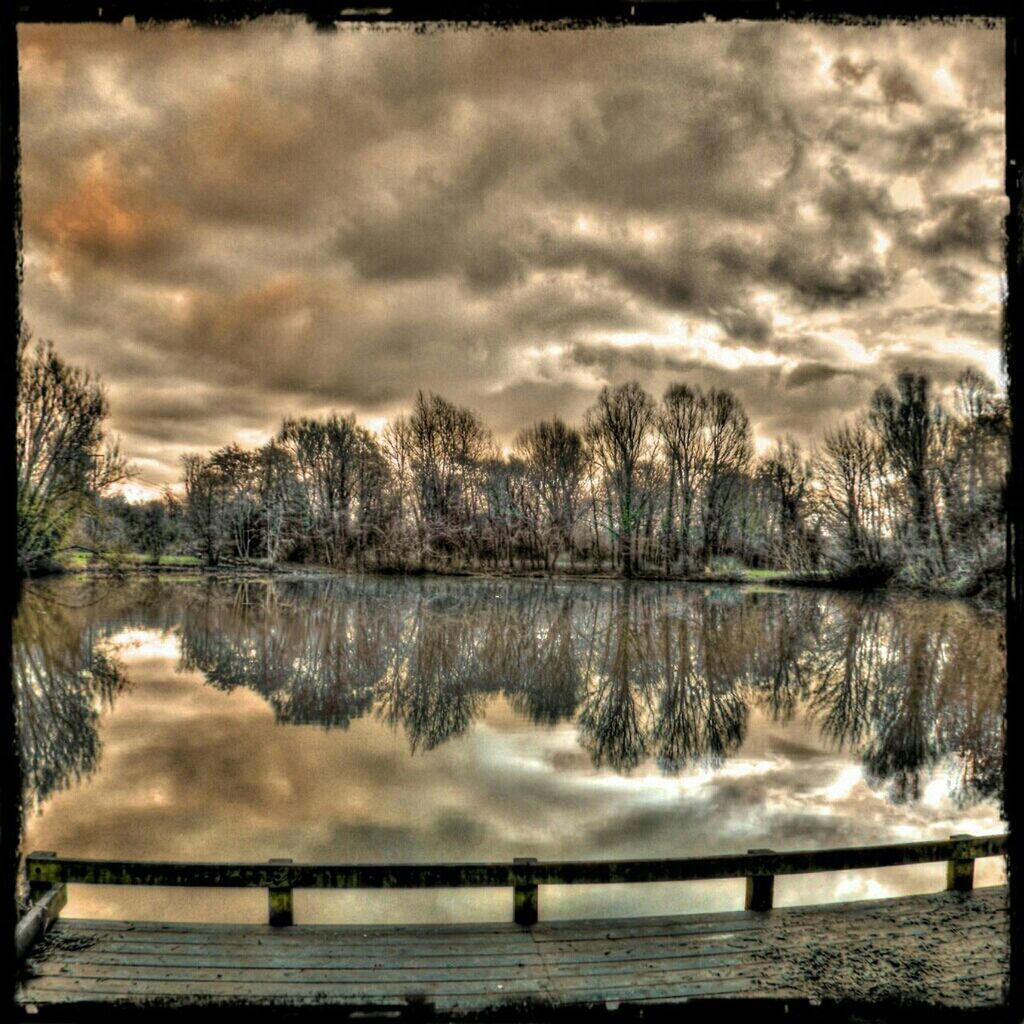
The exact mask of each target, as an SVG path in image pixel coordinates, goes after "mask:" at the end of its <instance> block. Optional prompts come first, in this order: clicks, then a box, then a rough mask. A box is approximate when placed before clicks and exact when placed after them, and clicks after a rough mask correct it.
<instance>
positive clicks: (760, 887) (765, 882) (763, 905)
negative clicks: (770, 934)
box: [743, 850, 775, 912]
mask: <svg viewBox="0 0 1024 1024" xmlns="http://www.w3.org/2000/svg"><path fill="white" fill-rule="evenodd" d="M774 852H775V851H774V850H748V851H747V853H749V854H764V853H774ZM774 896H775V876H774V875H770V874H767V875H766V874H750V875H747V893H746V898H745V900H744V903H743V909H744V910H756V911H758V912H763V911H766V910H771V909H772V902H773V900H774Z"/></svg>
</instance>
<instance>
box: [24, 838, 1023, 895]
mask: <svg viewBox="0 0 1024 1024" xmlns="http://www.w3.org/2000/svg"><path fill="white" fill-rule="evenodd" d="M1007 839H1008V837H1007V836H1005V835H996V836H980V837H972V838H964V839H947V840H935V841H924V842H915V843H893V844H887V845H883V846H855V847H840V848H834V849H826V850H797V851H791V852H776V853H767V852H766V853H748V854H726V855H718V856H712V857H685V858H671V859H663V858H662V859H643V860H623V861H538V862H526V861H524V862H513V863H462V864H250V863H238V862H225V863H210V862H207V863H178V862H169V861H129V860H95V859H83V858H68V857H55V856H51V855H46V856H43V855H39V854H29V855H28V856H27V857H26V858H25V867H26V873H27V874H28V878H29V882H30V884H39V883H50V884H57V883H60V882H65V883H66V882H80V883H88V884H91V885H164V886H194V887H217V888H220V887H228V888H237V887H249V888H260V889H270V888H291V889H419V888H463V887H471V888H491V887H515V886H519V887H521V888H522V887H529V886H536V885H553V884H558V885H579V884H586V885H599V884H609V883H623V882H669V881H674V882H680V881H697V880H710V879H721V878H746V877H748V876H751V875H791V874H808V873H815V872H822V871H843V870H850V869H854V868H857V869H864V868H876V867H895V866H899V865H906V864H926V863H934V862H939V861H948V860H954V859H955V860H959V861H963V860H968V859H970V860H977V859H979V858H982V857H991V856H1001V855H1003V854H1005V852H1006V849H1007Z"/></svg>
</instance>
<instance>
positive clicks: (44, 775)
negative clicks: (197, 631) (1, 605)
mask: <svg viewBox="0 0 1024 1024" xmlns="http://www.w3.org/2000/svg"><path fill="white" fill-rule="evenodd" d="M109 633H110V630H109V628H106V627H102V626H99V625H97V624H96V623H95V622H94V621H91V616H90V615H88V614H87V613H86V614H83V609H81V608H79V607H76V606H75V605H74V603H69V602H67V601H62V600H60V599H58V598H57V597H56V595H55V594H54V592H53V591H52V590H50V589H48V588H45V587H40V588H31V587H26V588H25V593H24V595H23V597H22V600H21V603H20V605H19V608H18V615H17V617H16V618H15V620H14V628H13V650H12V669H13V672H12V678H13V681H14V695H15V708H16V714H17V723H18V738H19V745H20V754H21V760H22V782H23V787H24V794H23V796H24V799H25V803H26V806H33V805H34V806H35V807H36V808H38V807H39V806H40V805H41V804H42V803H43V802H44V801H45V800H46V799H47V798H48V797H49V796H50V795H51V794H53V793H55V792H58V791H59V790H62V789H66V788H68V787H69V786H70V785H71V784H72V783H74V782H78V781H80V780H81V779H84V778H87V777H88V776H89V775H91V774H92V773H93V772H94V771H95V770H96V766H97V765H98V764H99V759H100V740H99V735H98V731H97V726H98V724H99V719H100V716H101V714H102V713H103V711H104V710H105V709H106V708H108V707H110V706H111V705H112V704H113V702H114V698H115V697H116V696H117V695H118V694H119V693H120V692H121V691H122V690H123V689H124V687H125V685H126V680H125V676H124V673H123V671H122V670H121V666H120V665H119V663H118V661H117V659H116V657H114V655H113V654H112V653H111V652H110V651H108V650H105V649H104V644H103V640H104V639H105V638H106V637H107V636H108V635H109Z"/></svg>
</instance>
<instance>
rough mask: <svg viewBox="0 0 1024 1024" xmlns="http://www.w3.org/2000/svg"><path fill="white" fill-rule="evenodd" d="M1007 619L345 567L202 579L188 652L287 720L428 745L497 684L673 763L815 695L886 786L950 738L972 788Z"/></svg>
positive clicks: (987, 747) (635, 754)
mask: <svg viewBox="0 0 1024 1024" xmlns="http://www.w3.org/2000/svg"><path fill="white" fill-rule="evenodd" d="M999 630H1000V623H999V620H998V619H997V618H996V617H995V616H987V615H984V614H981V613H978V612H974V611H972V610H971V609H969V608H967V607H965V606H963V605H959V604H956V603H950V602H946V603H937V602H917V601H897V602H894V601H889V602H880V601H873V600H864V599H854V598H849V597H845V596H842V595H838V594H832V595H827V596H826V595H822V594H820V593H817V592H812V591H794V592H790V593H785V594H782V593H774V594H768V593H764V594H752V593H747V594H740V593H738V592H735V591H732V592H728V593H725V594H722V593H715V592H705V591H702V590H698V589H693V590H680V589H675V590H671V589H669V588H665V587H660V586H659V587H650V586H643V585H634V586H626V585H622V586H619V585H616V586H580V585H576V586H573V587H567V586H558V585H551V584H524V583H522V582H486V583H472V584H466V583H453V582H449V581H427V582H424V581H417V582H413V583H408V582H405V583H396V582H395V581H390V580H336V581H332V582H329V583H326V584H322V583H318V584H309V583H296V584H288V585H267V584H258V583H248V584H244V585H242V586H240V587H237V588H233V589H225V588H223V587H208V588H206V590H205V591H204V593H203V598H202V600H196V601H192V602H190V603H189V604H188V606H187V607H186V609H185V610H184V614H183V618H182V623H181V650H182V663H183V665H184V666H185V667H187V668H194V669H199V670H200V671H202V672H203V674H204V675H205V676H206V678H207V679H208V680H209V681H210V682H211V683H213V684H214V685H216V686H219V687H222V688H225V689H231V688H233V687H236V686H248V687H250V688H251V689H253V690H255V691H256V692H257V693H259V694H260V695H261V696H263V697H264V698H265V699H266V700H267V701H268V702H269V703H270V704H271V706H272V707H273V708H274V710H275V713H276V714H277V716H278V718H279V720H280V721H283V722H302V723H318V724H321V725H324V726H326V727H342V728H344V727H345V726H347V725H348V723H349V722H351V721H352V720H353V719H355V718H358V717H360V716H362V715H366V714H369V713H372V714H374V715H376V716H378V717H379V718H380V719H381V720H383V721H385V722H387V723H389V724H391V725H394V726H397V727H401V728H402V729H403V730H404V731H405V734H406V736H407V737H408V742H409V747H410V749H411V750H412V751H413V752H415V751H417V750H429V749H432V748H434V747H437V746H438V745H440V744H442V743H444V742H445V741H446V740H448V739H450V738H452V737H454V736H458V735H460V734H462V733H464V732H465V731H466V730H467V729H468V728H469V726H470V724H471V723H472V722H473V721H474V720H475V719H477V718H479V717H480V716H481V715H482V714H483V713H484V710H485V708H486V706H487V702H488V698H489V697H491V696H493V695H496V694H501V695H503V696H504V697H506V698H507V699H508V700H509V701H510V703H511V705H512V707H513V708H515V709H516V710H517V711H518V712H519V713H521V714H522V715H524V716H525V717H527V718H528V719H530V720H531V721H532V722H533V723H535V724H538V725H546V724H554V723H557V722H560V721H567V720H570V719H573V718H574V719H575V721H576V724H577V728H578V734H579V742H580V744H581V746H582V747H583V748H584V749H585V750H586V751H587V752H588V754H589V756H590V759H591V761H592V763H593V765H594V766H595V767H607V768H610V769H612V770H614V771H617V772H629V771H630V770H631V769H632V768H635V767H636V766H637V765H638V764H640V763H641V762H642V761H644V760H645V759H647V758H649V757H651V758H654V759H655V760H656V761H657V763H658V765H659V766H660V768H661V770H662V771H663V772H665V773H669V774H674V773H678V772H680V771H681V770H683V769H685V768H689V767H693V766H695V765H701V766H704V767H715V766H717V765H720V764H721V763H722V761H723V759H725V758H727V757H728V756H729V754H730V752H733V751H735V750H736V749H738V748H739V746H740V745H741V744H742V742H743V740H744V738H745V735H746V723H747V717H748V713H749V710H750V709H751V708H752V707H757V708H759V709H761V710H762V711H765V712H766V713H768V715H769V716H770V717H771V718H772V719H773V720H782V721H785V720H787V719H788V718H790V717H791V716H792V715H793V714H794V713H795V711H796V710H797V709H798V708H802V707H807V708H808V709H810V711H811V713H812V714H813V716H814V718H815V720H816V721H817V722H818V723H819V725H820V728H821V730H822V731H823V733H824V734H825V735H826V736H828V737H829V738H830V739H831V740H832V741H833V742H834V744H835V745H836V746H837V747H838V748H840V749H852V750H856V751H858V752H859V754H860V756H861V758H862V761H863V765H864V768H865V771H866V774H867V775H868V777H869V779H870V780H872V781H873V782H874V783H876V784H887V785H888V786H889V789H890V795H891V797H892V799H893V800H897V801H905V800H916V799H918V798H919V797H920V779H921V776H922V772H923V771H924V770H926V769H930V768H931V767H932V766H933V765H935V764H936V763H938V762H939V761H940V760H942V759H944V758H947V757H952V758H953V759H955V762H956V765H957V768H958V771H957V773H956V775H955V776H954V778H955V784H956V786H957V787H958V790H959V792H960V795H961V796H962V798H963V799H974V798H977V797H979V796H985V797H988V796H994V795H996V794H997V793H998V789H999V766H1000V758H1001V739H1002V693H1003V686H1002V680H1003V667H1002V657H1001V649H1000V636H999Z"/></svg>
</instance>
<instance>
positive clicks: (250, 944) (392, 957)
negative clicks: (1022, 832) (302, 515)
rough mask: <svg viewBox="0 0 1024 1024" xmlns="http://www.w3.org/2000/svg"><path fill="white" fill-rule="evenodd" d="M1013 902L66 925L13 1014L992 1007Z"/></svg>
mask: <svg viewBox="0 0 1024 1024" xmlns="http://www.w3.org/2000/svg"><path fill="white" fill-rule="evenodd" d="M1008 952H1009V943H1008V920H1007V889H1006V887H1005V886H998V887H989V888H983V889H975V890H973V891H969V892H956V891H947V892H941V893H934V894H929V895H925V896H912V897H905V898H899V899H888V900H877V901H863V902H856V903H845V904H832V905H819V906H814V907H799V908H789V909H775V910H771V911H767V912H766V911H755V910H743V911H736V912H732V913H719V914H705V915H687V916H665V917H655V918H651V917H648V918H633V919H611V920H601V921H550V922H548V921H541V922H539V923H537V924H534V925H533V926H532V927H524V926H522V925H519V924H514V923H500V924H472V925H444V926H438V925H434V926H420V925H417V926H398V925H396V926H390V927H379V926H375V927H365V926H353V925H349V926H326V925H320V926H310V925H292V926H290V927H287V928H281V927H273V926H270V925H230V924H163V923H147V922H119V921H81V920H63V919H58V920H56V921H55V923H53V924H52V926H51V927H50V930H49V932H48V933H47V934H46V935H45V936H43V937H42V938H41V939H40V940H39V941H38V942H37V943H36V944H35V945H34V946H33V947H32V948H31V950H30V952H29V954H28V957H27V959H26V960H25V962H24V964H23V975H22V979H21V981H20V983H19V985H18V989H17V1000H18V1003H19V1004H20V1005H21V1006H22V1008H23V1010H24V1011H26V1012H31V1013H33V1014H34V1015H35V1019H56V1018H59V1017H61V1016H62V1014H66V1013H67V1012H68V1011H69V1010H70V1009H73V1008H77V1009H85V1008H94V1009H95V1008H97V1007H98V1006H100V1007H106V1008H109V1009H110V1010H114V1009H116V1008H117V1006H118V1005H121V1006H122V1007H127V1006H131V1007H136V1008H137V1007H139V1006H140V1005H145V1006H147V1007H149V1008H153V1009H155V1008H157V1007H179V1008H180V1007H181V1006H191V1007H195V1008H197V1009H198V1008H200V1007H217V1006H220V1005H223V1004H225V1003H238V1002H243V1003H256V1002H258V1003H260V1004H262V1005H264V1006H268V1005H270V1006H277V1007H280V1006H296V1005H298V1006H306V1007H309V1006H316V1005H327V1006H330V1007H333V1008H336V1009H337V1010H345V1011H348V1012H349V1013H353V1014H354V1015H356V1016H366V1015H372V1014H373V1013H378V1014H381V1013H383V1014H388V1015H395V1013H396V1012H397V1013H399V1014H401V1013H402V1012H405V1013H407V1014H408V1015H410V1016H430V1015H436V1016H438V1017H440V1018H456V1017H473V1016H487V1017H491V1018H493V1017H495V1016H497V1017H500V1016H503V1015H504V1016H517V1017H523V1016H524V1015H529V1013H530V1012H531V1010H532V1011H535V1012H537V1011H543V1012H542V1013H541V1012H539V1013H538V1015H544V1014H549V1013H550V1012H551V1011H556V1010H568V1009H570V1008H579V1007H586V1006H590V1007H595V1006H597V1007H601V1008H602V1010H608V1009H612V1010H614V1009H621V1010H627V1011H628V1010H629V1009H630V1008H633V1009H639V1008H641V1007H647V1008H649V1009H651V1010H653V1009H654V1008H655V1006H656V1005H657V1004H659V1003H661V1004H664V1003H678V1002H679V1001H681V1000H700V999H705V998H721V997H729V998H733V999H743V998H755V999H766V998H767V999H772V1000H779V1001H782V1000H785V1001H793V1002H796V1003H800V1002H804V1001H808V1000H810V1001H812V1002H813V1001H817V1000H823V1001H830V1000H837V999H838V1000H856V1001H862V1000H866V1001H872V1002H875V1001H879V1000H893V999H910V1000H915V1001H920V1002H925V1003H929V1004H937V1005H945V1006H949V1007H962V1008H979V1009H980V1008H985V1007H996V1006H999V1005H1000V1004H1001V1002H1002V985H1003V982H1004V979H1005V977H1006V973H1007V969H1008Z"/></svg>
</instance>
